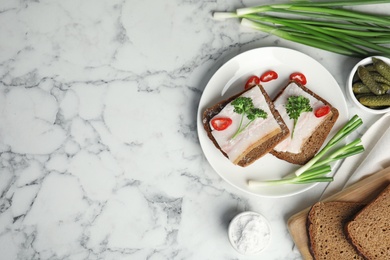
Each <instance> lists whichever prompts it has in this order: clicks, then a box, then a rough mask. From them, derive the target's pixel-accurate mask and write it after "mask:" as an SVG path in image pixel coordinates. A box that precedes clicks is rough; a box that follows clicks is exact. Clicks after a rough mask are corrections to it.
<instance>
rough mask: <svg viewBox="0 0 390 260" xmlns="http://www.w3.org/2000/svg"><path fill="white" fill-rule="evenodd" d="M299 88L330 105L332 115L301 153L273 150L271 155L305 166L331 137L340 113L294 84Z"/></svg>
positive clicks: (316, 131)
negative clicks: (331, 131)
mask: <svg viewBox="0 0 390 260" xmlns="http://www.w3.org/2000/svg"><path fill="white" fill-rule="evenodd" d="M291 83H293V81H290V82H289V84H287V86H285V87H284V88H283V89H282V90H281V91H280V92H279V93H278V95H277V96H276V97H275V98H274V100H273V101H275V100H277V99H278V97H280V96H281V95H282V93H283V91H284V90H285V89H286V88H287V87H288V86H289V85H290V84H291ZM294 83H295V84H297V86H299V87H300V88H301V89H303V90H304V91H305V92H307V93H308V94H310V95H311V96H313V97H314V98H316V99H318V100H320V101H322V102H323V103H324V104H325V105H328V106H329V107H330V113H329V114H328V115H326V120H325V121H324V122H323V123H322V124H321V125H320V126H318V127H317V129H316V130H315V131H314V132H313V134H312V135H311V136H310V137H309V138H307V140H306V141H305V142H304V143H303V145H302V147H303V149H302V150H301V152H300V153H291V152H281V151H275V150H272V151H271V152H270V153H271V154H273V155H274V156H276V157H277V158H279V159H281V160H285V161H287V162H290V163H293V164H300V165H303V164H305V163H307V162H308V161H309V160H310V159H311V158H313V157H314V155H315V154H316V153H317V152H318V150H319V149H320V148H321V146H322V144H323V143H324V141H325V139H326V138H327V136H328V135H329V132H330V130H332V127H333V126H334V124H335V123H336V121H337V118H338V117H339V111H338V110H337V109H336V108H335V107H333V106H332V105H331V104H330V103H329V102H328V101H326V100H325V99H323V98H322V97H320V96H319V95H317V94H316V93H314V92H313V91H311V90H310V89H308V88H307V87H305V86H303V85H302V84H300V83H298V82H294ZM290 131H291V129H290Z"/></svg>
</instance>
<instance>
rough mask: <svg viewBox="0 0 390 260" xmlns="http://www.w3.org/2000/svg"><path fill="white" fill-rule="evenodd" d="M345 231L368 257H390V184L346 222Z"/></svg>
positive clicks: (358, 248) (353, 243)
mask: <svg viewBox="0 0 390 260" xmlns="http://www.w3.org/2000/svg"><path fill="white" fill-rule="evenodd" d="M345 232H346V235H347V237H348V239H349V240H350V242H351V243H352V245H354V246H355V248H356V249H357V250H358V251H359V252H360V253H361V254H362V255H363V256H364V257H366V258H367V259H390V185H388V186H387V187H386V188H385V189H384V190H383V191H382V192H381V193H380V194H379V195H378V196H377V197H376V198H375V199H374V200H373V201H371V202H370V203H369V204H367V206H366V207H364V208H363V209H362V210H361V211H360V212H359V213H357V214H356V215H355V216H354V218H353V219H352V220H351V221H350V222H348V223H347V224H346V226H345Z"/></svg>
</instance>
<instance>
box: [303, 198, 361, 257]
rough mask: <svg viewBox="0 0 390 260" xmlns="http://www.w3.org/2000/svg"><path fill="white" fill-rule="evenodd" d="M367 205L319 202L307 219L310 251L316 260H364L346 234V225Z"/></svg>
mask: <svg viewBox="0 0 390 260" xmlns="http://www.w3.org/2000/svg"><path fill="white" fill-rule="evenodd" d="M364 206H365V204H362V203H355V202H338V201H332V202H317V203H316V204H314V205H313V206H312V208H311V209H310V211H309V214H308V217H307V222H306V223H307V229H308V234H309V249H310V253H311V254H312V256H313V258H314V259H364V258H363V257H361V256H360V255H359V252H357V251H356V250H355V248H354V247H353V246H352V245H351V244H350V243H349V241H348V239H347V237H346V236H345V234H344V226H345V224H346V223H347V222H348V221H349V220H350V219H351V218H352V217H353V216H354V215H355V214H356V213H357V212H358V211H359V210H361V209H362V208H363V207H364Z"/></svg>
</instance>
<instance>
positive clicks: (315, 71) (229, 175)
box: [197, 47, 349, 197]
mask: <svg viewBox="0 0 390 260" xmlns="http://www.w3.org/2000/svg"><path fill="white" fill-rule="evenodd" d="M267 70H274V71H276V72H277V73H278V75H279V77H278V79H277V80H273V81H270V82H267V83H262V85H263V87H264V88H265V90H266V91H267V92H268V94H269V95H270V97H271V98H274V97H275V95H276V94H277V93H278V92H279V91H280V90H281V88H283V87H284V86H286V85H287V83H288V80H289V75H290V74H291V73H293V72H301V73H303V74H304V75H305V76H306V78H307V84H306V86H307V87H308V88H309V89H311V90H313V91H314V92H316V93H317V94H319V95H320V96H322V97H323V98H325V99H326V100H328V102H330V103H331V104H332V105H333V106H334V107H336V108H337V109H338V110H339V112H340V115H339V119H338V120H337V122H336V124H335V126H334V127H333V129H332V131H331V133H330V135H329V136H333V135H334V133H335V132H336V131H337V130H339V129H340V128H341V127H342V126H343V125H344V124H345V123H346V122H347V121H348V119H349V116H348V109H347V104H346V101H345V98H344V95H343V93H342V91H341V89H340V87H339V85H338V84H337V82H336V80H335V79H334V78H333V76H332V75H331V74H330V73H329V72H328V71H327V70H326V69H325V68H324V67H323V66H322V65H321V64H320V63H318V62H317V61H316V60H314V59H313V58H311V57H309V56H307V55H305V54H303V53H300V52H298V51H295V50H291V49H286V48H280V47H265V48H258V49H253V50H250V51H247V52H244V53H242V54H240V55H238V56H236V57H234V58H232V59H231V60H229V61H228V62H226V63H225V64H224V65H223V66H222V67H221V68H220V69H218V71H217V72H216V73H215V74H214V75H213V76H212V78H211V79H210V81H209V82H208V84H207V86H206V88H205V90H204V91H203V94H202V97H201V99H200V103H199V108H198V119H197V120H198V121H197V123H198V136H199V141H200V144H201V147H202V149H203V152H204V154H205V156H206V158H207V160H208V161H209V163H210V164H211V166H212V167H213V168H214V170H215V171H216V172H217V173H218V174H219V175H220V176H221V177H222V178H223V179H224V180H225V181H227V182H228V183H230V184H231V185H233V186H235V187H236V188H238V189H241V190H243V191H245V192H248V193H251V194H254V195H259V196H264V197H283V196H290V195H294V194H297V193H300V192H303V191H305V190H308V189H310V188H312V187H313V186H315V185H316V184H289V185H279V186H267V187H256V188H249V187H248V186H247V180H248V179H259V180H267V179H279V178H282V177H283V176H285V175H287V174H289V173H291V172H292V171H293V170H295V169H297V168H298V167H299V166H297V165H294V164H290V163H287V162H285V161H282V160H279V159H278V158H276V157H274V156H273V155H271V154H267V155H265V156H263V157H262V158H260V159H259V160H257V161H256V162H254V163H253V164H251V165H249V166H247V167H245V168H243V167H240V166H236V165H234V164H233V163H231V162H230V161H229V159H227V158H226V157H225V156H223V154H222V153H221V152H220V151H219V150H218V149H217V148H216V147H215V146H214V144H213V142H212V141H211V140H210V139H209V138H208V136H207V134H206V131H205V130H204V128H203V124H202V114H203V111H204V110H205V109H206V108H208V107H210V106H212V105H214V104H215V103H217V102H219V101H222V100H224V99H227V98H228V97H230V96H232V95H234V94H235V93H238V92H240V91H242V90H243V88H244V85H245V82H246V80H247V79H248V78H249V77H250V76H251V75H261V74H262V73H263V72H265V71H267ZM228 82H229V85H230V84H231V83H232V84H231V85H230V87H229V88H228V89H227V90H226V92H225V91H224V88H225V85H226V84H227V83H228ZM222 92H224V94H223V95H221V94H222ZM328 139H329V137H328ZM325 142H327V141H325Z"/></svg>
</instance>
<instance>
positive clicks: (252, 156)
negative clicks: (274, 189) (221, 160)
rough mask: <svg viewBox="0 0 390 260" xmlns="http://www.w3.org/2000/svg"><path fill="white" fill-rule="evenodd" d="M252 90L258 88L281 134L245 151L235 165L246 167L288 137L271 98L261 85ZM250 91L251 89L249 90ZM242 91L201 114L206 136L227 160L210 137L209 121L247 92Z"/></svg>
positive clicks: (286, 129)
mask: <svg viewBox="0 0 390 260" xmlns="http://www.w3.org/2000/svg"><path fill="white" fill-rule="evenodd" d="M254 88H259V89H260V91H261V93H262V94H263V96H264V97H265V100H266V102H267V104H268V107H269V109H270V111H271V113H272V114H273V116H274V118H275V120H276V121H277V123H278V124H279V126H280V128H281V132H280V133H278V134H276V135H274V136H272V137H270V138H268V139H267V140H266V141H264V142H261V143H259V144H255V145H254V147H253V148H252V149H247V150H246V151H245V152H244V154H243V157H242V158H241V159H240V160H239V161H238V162H237V165H239V166H242V167H246V166H248V165H250V164H252V163H253V162H255V161H256V160H257V159H259V158H260V157H262V156H264V155H265V154H267V153H269V151H271V150H272V149H273V148H274V147H275V145H277V144H278V143H280V142H281V141H283V140H284V139H285V138H287V136H288V135H289V130H288V127H287V126H286V124H285V123H284V121H283V119H282V118H281V116H280V114H279V112H278V111H277V110H276V109H275V107H274V104H273V103H272V100H271V98H270V97H269V96H268V94H267V92H266V91H265V90H264V88H263V87H262V86H261V85H257V86H254ZM249 89H251V88H249ZM249 89H247V90H244V91H242V92H240V93H238V94H236V95H234V96H231V97H230V98H228V99H226V100H223V101H221V102H219V103H217V104H215V105H213V106H211V107H209V108H207V109H205V111H204V112H203V117H202V123H203V127H204V129H205V130H206V132H207V136H208V137H209V138H210V140H211V141H212V142H213V143H214V145H215V146H216V148H217V149H219V150H220V151H221V153H222V154H223V155H224V156H225V157H226V158H228V156H227V154H226V153H225V152H224V151H223V150H222V149H221V147H220V146H219V145H218V143H217V141H216V140H215V138H214V136H213V135H212V128H211V126H210V120H211V119H212V118H213V117H214V116H216V115H217V114H218V113H219V112H220V111H221V110H222V109H223V108H224V107H225V106H226V105H227V104H229V103H230V102H232V101H233V100H234V99H236V98H237V97H239V96H241V95H242V94H243V93H244V92H246V91H248V90H249Z"/></svg>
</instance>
